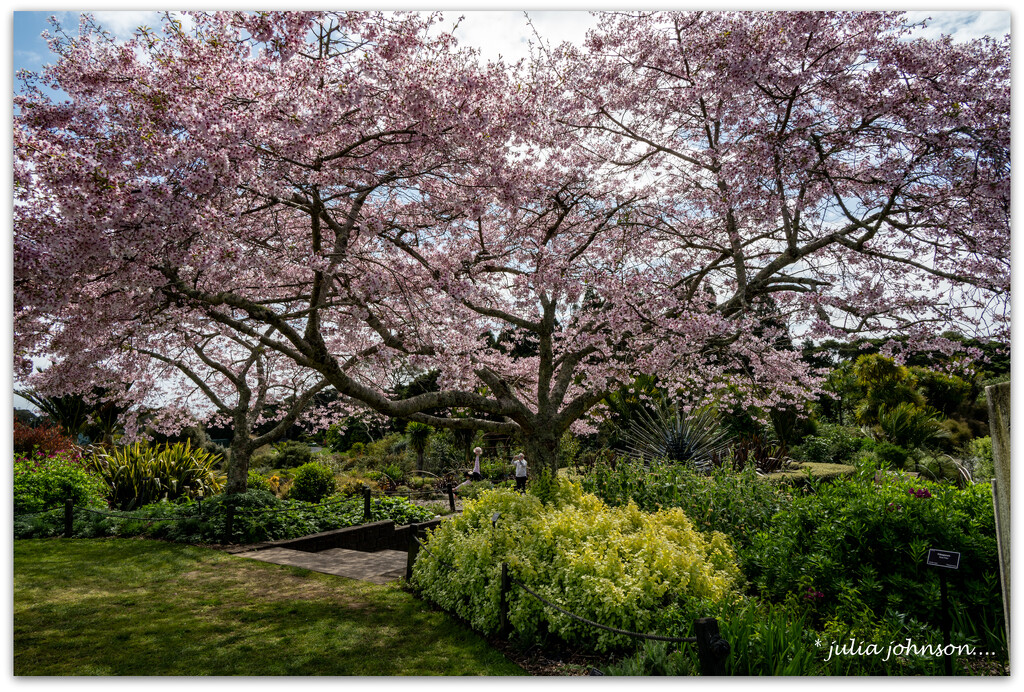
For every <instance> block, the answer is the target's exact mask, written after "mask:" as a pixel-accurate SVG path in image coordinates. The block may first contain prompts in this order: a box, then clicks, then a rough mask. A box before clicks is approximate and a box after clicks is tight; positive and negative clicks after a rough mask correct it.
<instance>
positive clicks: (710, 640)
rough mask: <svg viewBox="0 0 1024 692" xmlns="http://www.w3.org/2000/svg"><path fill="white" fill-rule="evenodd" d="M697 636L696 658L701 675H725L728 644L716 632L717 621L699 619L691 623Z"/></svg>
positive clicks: (713, 619)
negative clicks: (698, 661)
mask: <svg viewBox="0 0 1024 692" xmlns="http://www.w3.org/2000/svg"><path fill="white" fill-rule="evenodd" d="M693 630H694V634H695V635H696V636H697V657H698V658H699V659H700V674H701V675H725V674H726V672H725V659H726V657H727V656H728V655H729V648H730V647H729V642H727V641H725V640H724V639H722V635H721V634H719V632H718V620H716V619H715V618H699V619H697V620H695V621H694V623H693Z"/></svg>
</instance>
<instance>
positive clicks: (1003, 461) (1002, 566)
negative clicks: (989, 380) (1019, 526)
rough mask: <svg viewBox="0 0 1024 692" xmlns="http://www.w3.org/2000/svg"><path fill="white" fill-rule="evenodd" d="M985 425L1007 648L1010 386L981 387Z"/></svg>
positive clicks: (1007, 383) (1008, 610)
mask: <svg viewBox="0 0 1024 692" xmlns="http://www.w3.org/2000/svg"><path fill="white" fill-rule="evenodd" d="M985 397H986V398H987V399H988V425H989V432H990V434H991V435H992V462H993V466H994V467H995V472H996V477H995V478H993V479H992V481H993V482H992V495H993V503H992V509H993V511H994V512H995V514H996V545H997V546H998V549H999V577H1000V582H1001V584H1002V589H1003V614H1004V618H1003V619H1004V620H1005V621H1006V644H1007V646H1009V644H1010V383H1009V382H1002V383H1000V384H993V385H990V386H988V387H985Z"/></svg>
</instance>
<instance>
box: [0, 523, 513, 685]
mask: <svg viewBox="0 0 1024 692" xmlns="http://www.w3.org/2000/svg"><path fill="white" fill-rule="evenodd" d="M14 673H15V675H522V674H524V671H523V670H522V669H521V668H520V667H519V666H517V665H515V664H513V663H511V662H509V661H508V660H507V659H506V658H505V657H504V656H503V655H502V654H500V653H499V652H497V651H495V650H494V649H492V648H490V647H489V646H488V645H487V643H486V642H485V641H484V640H483V639H482V638H481V637H480V636H479V635H477V634H476V633H474V632H472V631H471V630H469V629H467V628H466V627H464V626H463V625H461V624H459V623H458V622H456V621H454V620H453V619H452V618H450V617H449V616H447V615H445V614H443V613H439V612H435V611H431V610H429V609H428V608H427V607H426V606H425V605H424V604H423V603H422V602H421V601H418V600H417V599H415V598H414V597H413V596H411V595H409V594H407V593H405V592H404V591H402V590H400V589H398V588H397V587H396V586H395V585H391V584H389V585H384V586H378V585H375V584H370V583H367V582H359V581H354V580H351V579H345V578H343V577H336V576H332V575H326V574H320V573H317V572H311V571H309V570H305V569H301V568H295V567H285V566H281V565H273V564H268V563H262V562H257V561H255V560H249V559H246V558H241V557H236V556H233V555H229V554H226V553H222V552H218V551H214V550H209V549H204V548H198V547H194V546H185V545H177V544H170V543H159V542H154V541H144V540H125V539H105V540H98V539H93V540H64V539H49V540H20V541H15V542H14Z"/></svg>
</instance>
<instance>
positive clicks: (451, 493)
mask: <svg viewBox="0 0 1024 692" xmlns="http://www.w3.org/2000/svg"><path fill="white" fill-rule="evenodd" d="M448 506H449V507H451V510H452V511H453V512H454V511H455V490H454V487H453V485H452V484H451V483H449V484H448Z"/></svg>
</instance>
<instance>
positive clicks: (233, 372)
mask: <svg viewBox="0 0 1024 692" xmlns="http://www.w3.org/2000/svg"><path fill="white" fill-rule="evenodd" d="M88 306H89V303H88V302H84V301H83V302H77V301H76V302H71V303H69V304H68V305H67V306H66V309H65V310H64V311H63V312H62V313H61V314H59V315H53V316H51V320H50V326H51V329H50V333H51V334H52V335H53V338H52V339H49V338H48V339H46V341H45V349H46V352H48V353H51V354H61V358H60V360H58V361H57V362H55V363H53V364H51V365H50V366H49V367H48V368H46V369H43V370H40V371H38V372H36V373H33V374H32V375H30V376H29V377H28V378H27V379H28V381H29V382H30V383H32V384H33V385H34V386H35V387H36V389H37V390H41V391H46V392H59V393H61V394H64V393H68V392H71V393H77V392H87V395H88V396H95V395H96V392H101V393H102V395H103V396H104V397H105V398H104V401H107V402H108V404H114V405H116V406H117V407H118V409H119V411H120V418H121V421H120V422H121V423H122V424H123V425H124V427H125V434H126V436H127V437H128V438H129V439H136V438H138V437H139V436H140V435H142V434H143V428H144V427H151V428H153V429H154V430H156V431H157V432H161V433H165V434H174V433H177V432H179V431H180V430H181V429H183V428H185V427H187V426H189V425H194V424H196V423H204V424H213V425H218V426H227V427H229V428H230V429H231V440H230V444H229V454H228V466H227V470H228V485H227V491H228V492H243V491H244V490H245V489H246V485H247V480H248V470H249V460H250V458H251V456H252V453H253V452H254V451H255V450H256V449H258V448H259V447H262V446H263V445H266V444H271V443H273V442H276V441H278V440H280V439H282V438H283V437H284V436H285V435H286V434H287V433H288V431H289V429H290V428H291V426H293V425H294V424H296V423H303V424H306V425H309V426H310V427H312V428H316V427H318V426H319V427H325V426H326V425H328V424H329V423H331V422H333V421H334V419H336V418H337V417H339V416H344V415H346V414H347V413H349V412H350V407H346V406H344V405H343V403H342V402H338V401H334V402H331V403H330V404H327V403H323V402H320V401H318V395H320V394H321V393H323V392H325V391H326V390H327V388H328V386H327V382H326V381H325V380H324V379H323V378H322V377H320V376H319V375H318V373H316V372H315V371H310V370H305V369H300V368H297V367H296V366H295V364H294V362H292V361H291V360H290V359H287V358H283V357H282V356H280V354H277V353H276V352H274V351H272V350H270V349H268V348H267V347H266V346H264V345H262V344H260V343H259V342H258V341H247V340H246V339H245V338H243V337H241V336H239V335H238V334H237V333H236V332H234V331H232V330H227V329H225V328H222V327H219V325H217V324H216V323H215V322H209V321H204V320H196V319H195V317H194V315H189V314H187V313H186V312H185V311H183V310H181V309H164V310H162V311H161V312H160V313H159V315H158V316H152V315H151V316H149V319H147V318H146V316H143V315H132V316H131V317H130V318H129V319H127V320H124V321H122V320H115V319H113V316H112V315H110V314H107V315H106V319H105V320H103V322H102V323H103V324H104V326H106V327H107V328H108V329H109V331H108V333H107V334H106V335H97V334H92V333H89V332H90V331H91V329H89V328H88V326H89V325H91V324H95V323H97V320H96V313H95V311H94V310H89V309H82V308H88ZM79 325H81V327H83V328H79ZM264 331H265V332H266V331H269V329H267V328H264ZM126 385H127V386H126ZM153 412H155V415H154V413H153Z"/></svg>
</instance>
